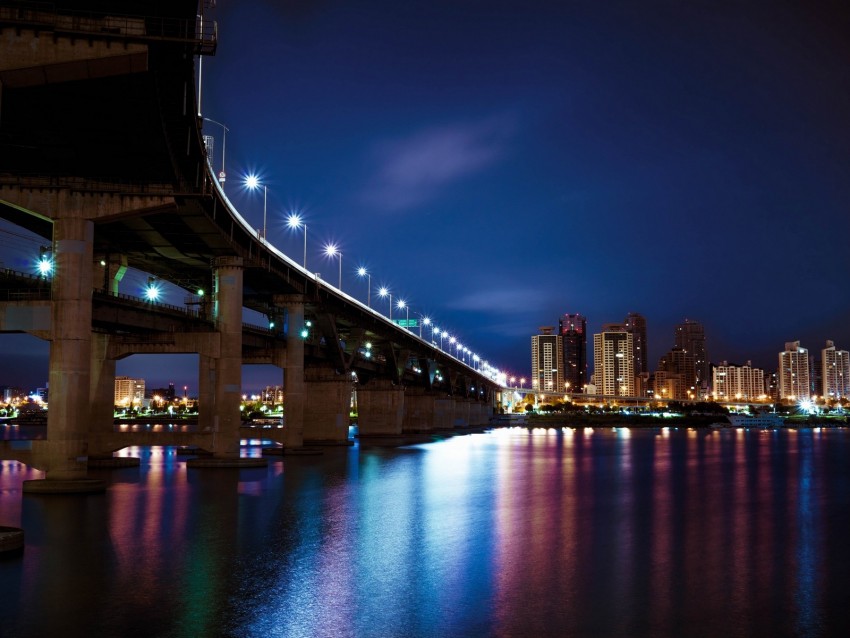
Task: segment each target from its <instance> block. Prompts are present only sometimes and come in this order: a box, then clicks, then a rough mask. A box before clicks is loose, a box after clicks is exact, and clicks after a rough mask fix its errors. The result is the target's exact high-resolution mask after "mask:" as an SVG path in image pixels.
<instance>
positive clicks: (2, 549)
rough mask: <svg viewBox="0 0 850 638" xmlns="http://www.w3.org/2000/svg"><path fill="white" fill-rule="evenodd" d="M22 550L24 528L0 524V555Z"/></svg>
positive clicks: (16, 552)
mask: <svg viewBox="0 0 850 638" xmlns="http://www.w3.org/2000/svg"><path fill="white" fill-rule="evenodd" d="M23 550H24V530H22V529H21V528H20V527H2V526H0V556H2V555H12V554H19V553H21V552H23Z"/></svg>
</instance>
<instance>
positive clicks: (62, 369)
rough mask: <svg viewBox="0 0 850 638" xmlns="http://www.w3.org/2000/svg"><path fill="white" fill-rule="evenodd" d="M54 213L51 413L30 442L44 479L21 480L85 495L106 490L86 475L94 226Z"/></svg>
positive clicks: (39, 489) (27, 485)
mask: <svg viewBox="0 0 850 638" xmlns="http://www.w3.org/2000/svg"><path fill="white" fill-rule="evenodd" d="M63 212H64V211H59V210H57V211H54V216H53V217H54V222H53V242H54V250H53V259H54V274H53V284H52V291H51V292H52V297H53V303H52V306H51V319H52V326H53V330H52V332H53V335H52V341H51V344H50V360H49V373H48V380H49V387H50V410H49V412H48V417H47V419H48V420H47V440H46V441H34V442H33V453H34V454H33V456H34V457H35V463H36V466H37V467H40V468H42V469H44V470H45V478H44V480H32V481H25V482H24V484H23V491H24V492H35V493H44V492H57V491H58V492H87V491H98V490H103V489H105V484H104V482H103V481H100V480H95V479H89V478H88V477H87V473H88V466H87V461H88V459H87V456H88V451H89V450H88V439H89V418H90V409H89V392H90V387H91V357H92V350H91V318H92V305H91V297H92V268H91V264H92V258H93V248H92V243H93V238H94V224H93V223H92V222H91V221H90V220H87V219H84V218H83V216H82V215H79V216H67V217H64V216H62V213H63Z"/></svg>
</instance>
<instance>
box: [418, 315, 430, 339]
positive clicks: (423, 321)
mask: <svg viewBox="0 0 850 638" xmlns="http://www.w3.org/2000/svg"><path fill="white" fill-rule="evenodd" d="M422 324H425V325H426V326H430V325H431V318H430V317H422V321H421V322H420V323H419V338H420V339H421V338H422Z"/></svg>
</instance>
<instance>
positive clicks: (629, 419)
mask: <svg viewBox="0 0 850 638" xmlns="http://www.w3.org/2000/svg"><path fill="white" fill-rule="evenodd" d="M724 422H726V417H725V416H724V415H722V414H712V415H702V414H697V415H691V416H660V415H649V414H646V415H644V414H586V413H581V412H579V413H570V414H531V415H528V416H527V417H526V418H525V422H524V423H523V422H517V423H514V424H515V425H524V426H527V427H530V428H560V427H629V428H658V427H692V428H708V427H711V425H712V424H714V423H724ZM785 427H791V428H795V427H796V428H818V427H831V428H835V427H847V417H823V416H822V417H813V416H810V417H797V416H792V417H789V418H788V419H787V420H786V422H785Z"/></svg>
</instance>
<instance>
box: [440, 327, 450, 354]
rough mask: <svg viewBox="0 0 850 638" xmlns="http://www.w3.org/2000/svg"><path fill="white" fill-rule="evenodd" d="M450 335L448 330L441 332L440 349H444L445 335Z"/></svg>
mask: <svg viewBox="0 0 850 638" xmlns="http://www.w3.org/2000/svg"><path fill="white" fill-rule="evenodd" d="M448 336H449V333H448V332H446V331H445V330H443V331H442V332H441V333H440V350H442V349H443V337H448Z"/></svg>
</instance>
